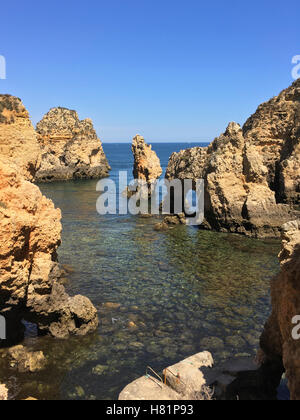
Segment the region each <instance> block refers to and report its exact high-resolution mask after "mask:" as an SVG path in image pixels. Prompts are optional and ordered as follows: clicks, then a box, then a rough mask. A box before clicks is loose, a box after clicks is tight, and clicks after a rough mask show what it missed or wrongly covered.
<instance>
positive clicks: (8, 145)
mask: <svg viewBox="0 0 300 420" xmlns="http://www.w3.org/2000/svg"><path fill="white" fill-rule="evenodd" d="M0 156H5V159H6V162H7V163H8V162H12V163H13V164H15V165H16V166H17V167H18V168H19V170H20V173H21V174H22V175H23V176H24V177H25V178H26V179H28V180H30V181H31V180H33V178H34V175H35V173H36V170H37V169H38V168H39V166H40V162H41V150H40V147H39V144H38V142H37V135H36V132H35V130H34V127H33V125H32V124H31V121H30V118H29V114H28V111H27V110H26V109H25V107H24V105H23V103H22V101H21V99H19V98H15V97H14V96H11V95H0Z"/></svg>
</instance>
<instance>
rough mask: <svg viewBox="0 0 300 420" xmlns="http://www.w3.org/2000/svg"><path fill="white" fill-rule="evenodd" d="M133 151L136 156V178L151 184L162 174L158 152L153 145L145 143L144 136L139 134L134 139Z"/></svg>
mask: <svg viewBox="0 0 300 420" xmlns="http://www.w3.org/2000/svg"><path fill="white" fill-rule="evenodd" d="M132 153H133V156H134V168H133V176H134V179H139V180H143V181H146V182H147V183H148V185H151V184H152V183H153V182H154V181H156V180H157V179H158V178H159V177H160V176H161V175H162V172H163V171H162V168H161V166H160V160H159V158H158V156H157V154H156V153H155V152H154V150H152V147H151V145H148V144H146V143H145V140H144V138H143V137H141V136H139V135H137V136H136V137H134V139H133V141H132Z"/></svg>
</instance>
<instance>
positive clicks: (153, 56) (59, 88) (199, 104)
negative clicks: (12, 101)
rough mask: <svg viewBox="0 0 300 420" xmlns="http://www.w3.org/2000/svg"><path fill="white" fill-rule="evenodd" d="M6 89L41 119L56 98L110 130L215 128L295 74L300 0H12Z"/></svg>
mask: <svg viewBox="0 0 300 420" xmlns="http://www.w3.org/2000/svg"><path fill="white" fill-rule="evenodd" d="M0 13H1V25H0V39H1V43H0V55H3V56H5V57H6V61H7V80H0V92H2V93H10V94H13V95H16V96H19V97H21V98H22V100H23V102H24V104H25V105H26V107H27V108H28V109H29V111H30V114H31V116H32V120H33V122H34V123H36V122H37V121H39V120H40V119H41V118H42V116H43V114H45V113H46V112H47V111H48V110H49V109H50V108H51V107H54V106H65V107H69V108H72V109H76V110H77V111H78V113H79V116H80V118H86V117H90V118H92V119H93V121H94V124H95V127H96V129H97V132H98V134H99V136H100V137H101V139H102V140H103V141H105V142H111V141H131V138H132V137H133V136H134V135H135V134H136V133H138V132H139V133H141V134H143V135H144V136H145V137H146V139H147V140H148V141H153V142H155V141H200V140H204V141H205V140H207V141H210V140H212V139H213V138H214V137H215V136H217V135H219V134H220V133H221V132H222V131H223V130H224V128H225V126H226V125H227V123H228V122H229V121H237V122H239V123H244V121H245V120H246V119H247V117H248V116H249V115H250V114H251V113H253V112H254V111H255V109H256V108H257V105H258V104H259V103H261V102H263V101H265V100H267V99H269V98H270V97H272V96H274V95H275V94H278V93H279V91H280V90H282V89H283V88H285V87H287V86H288V85H289V84H290V83H292V77H291V69H292V64H291V60H292V57H293V56H294V55H298V54H300V42H299V41H300V23H299V17H300V3H299V0H293V1H289V0H286V1H278V0H276V1H275V0H273V1H271V0H267V1H266V0H260V1H258V0H252V1H247V2H245V1H241V0H239V1H233V0H227V1H224V0H223V1H220V0H217V1H210V2H207V1H205V2H204V1H201V0H185V1H183V0H181V1H178V0H105V1H103V0H97V1H92V0H85V1H78V0H72V1H70V0H60V1H57V0H51V1H49V2H44V1H40V0H39V1H32V0H27V1H23V0H22V1H20V0H16V1H14V2H8V1H6V2H3V3H2V4H1V10H0Z"/></svg>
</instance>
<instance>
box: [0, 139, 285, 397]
mask: <svg viewBox="0 0 300 420" xmlns="http://www.w3.org/2000/svg"><path fill="white" fill-rule="evenodd" d="M154 149H155V151H156V152H157V154H158V156H159V157H160V159H161V162H162V167H163V169H165V168H166V165H167V162H168V157H169V156H170V154H171V153H172V152H173V151H179V150H181V149H182V145H181V144H167V145H166V144H163V145H161V144H156V145H154ZM104 150H105V153H106V155H107V157H108V160H109V162H110V165H111V167H112V172H111V178H112V179H116V178H117V174H118V172H119V171H120V170H128V172H130V168H132V155H131V150H130V145H129V144H128V145H127V144H125V145H114V144H112V145H104ZM124 162H125V163H126V164H124ZM96 184H97V181H93V180H91V181H69V182H61V183H50V184H41V185H40V188H41V190H42V192H43V193H44V194H45V195H46V196H47V197H49V198H51V199H52V200H53V201H54V203H55V206H57V207H59V208H60V209H61V211H62V224H63V234H62V245H61V247H60V248H59V261H60V263H61V264H62V265H63V266H64V268H65V269H66V271H67V273H68V275H67V279H66V281H65V287H66V289H67V292H68V293H69V294H70V295H72V296H73V295H76V294H82V295H85V296H87V297H89V298H90V299H91V301H92V302H93V304H94V305H95V307H96V308H97V310H98V312H99V319H100V326H99V329H98V330H97V331H96V332H95V333H93V334H91V335H88V336H86V337H73V338H72V337H71V338H70V339H68V340H53V339H51V338H48V337H40V338H35V329H34V328H30V325H29V328H28V331H27V338H26V341H25V343H26V345H27V346H29V347H30V348H32V349H33V350H39V351H40V350H42V351H43V352H44V354H45V356H46V357H47V359H48V363H47V367H46V369H45V370H43V371H41V372H39V373H34V374H15V373H14V375H13V377H12V375H11V374H10V373H9V372H5V371H4V372H3V371H1V378H2V379H3V381H4V382H5V383H12V386H13V387H14V388H15V390H16V393H17V394H16V395H17V397H18V398H22V397H24V398H26V397H28V395H34V396H35V397H36V398H38V399H49V398H53V399H117V398H118V395H119V393H120V392H121V390H122V389H123V388H124V387H125V386H126V385H127V384H128V383H130V382H131V381H134V380H135V379H137V378H139V377H140V376H143V375H144V374H145V372H146V370H147V367H148V366H150V367H152V368H153V369H154V370H155V371H156V372H159V373H161V372H162V370H163V369H164V368H165V367H166V366H170V365H172V364H174V363H177V362H178V361H179V360H183V359H184V358H186V357H189V356H191V355H193V354H195V353H198V352H201V351H204V350H207V351H210V352H211V353H212V355H213V357H214V360H215V363H216V364H218V363H221V362H223V361H226V360H227V359H229V358H231V357H240V356H253V357H254V356H255V355H256V352H257V349H258V347H259V337H260V335H261V332H262V330H263V326H264V323H265V321H266V319H267V317H268V315H269V313H270V309H271V308H270V286H269V283H270V279H271V278H272V276H273V275H274V274H275V273H277V272H278V269H279V264H278V259H277V254H278V252H279V250H280V241H279V240H256V239H252V238H246V237H244V236H240V235H232V234H227V233H225V234H224V233H216V232H209V231H203V230H199V229H198V228H194V227H188V226H180V227H178V228H176V229H170V230H168V231H167V232H156V231H155V230H154V225H155V223H157V219H156V218H143V217H140V216H110V215H107V216H99V215H98V214H97V212H96V208H95V203H96V200H97V196H98V194H99V193H97V192H96Z"/></svg>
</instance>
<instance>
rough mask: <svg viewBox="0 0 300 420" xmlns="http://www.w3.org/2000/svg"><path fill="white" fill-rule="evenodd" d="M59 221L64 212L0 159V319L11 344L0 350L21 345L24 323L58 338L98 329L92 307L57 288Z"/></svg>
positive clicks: (3, 342)
mask: <svg viewBox="0 0 300 420" xmlns="http://www.w3.org/2000/svg"><path fill="white" fill-rule="evenodd" d="M60 219H61V213H60V210H58V209H55V208H54V205H53V203H52V202H51V201H50V200H48V199H47V198H45V197H44V196H43V195H42V194H41V192H40V190H39V188H38V187H37V186H35V185H33V184H32V183H30V182H29V181H27V180H25V179H24V178H23V177H22V176H21V175H20V174H19V169H18V168H17V167H14V165H13V164H9V165H8V164H6V163H4V162H3V160H2V159H0V232H1V235H0V315H2V316H4V317H5V319H6V323H7V326H6V331H7V340H6V341H5V340H4V341H1V344H4V345H6V344H8V343H17V342H18V341H20V340H21V339H22V337H23V332H24V331H23V330H24V328H23V324H22V322H21V321H22V319H25V320H28V321H31V322H33V323H36V324H37V326H38V329H39V332H40V333H41V334H50V335H52V336H55V337H67V336H68V335H70V334H84V333H87V332H89V331H92V330H95V329H96V328H97V325H98V318H97V311H96V309H95V308H94V307H93V305H92V304H91V302H90V301H89V300H88V299H87V298H84V297H81V296H76V297H73V298H71V297H69V296H68V295H67V294H66V293H65V291H64V288H63V286H61V285H60V284H59V283H58V279H59V276H60V270H59V268H58V263H57V248H58V246H59V245H60V243H61V222H60Z"/></svg>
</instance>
